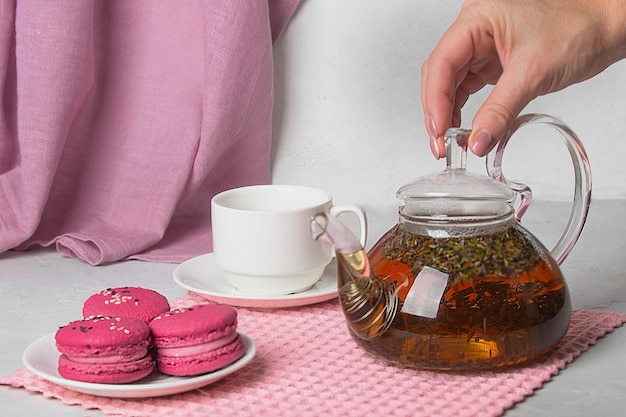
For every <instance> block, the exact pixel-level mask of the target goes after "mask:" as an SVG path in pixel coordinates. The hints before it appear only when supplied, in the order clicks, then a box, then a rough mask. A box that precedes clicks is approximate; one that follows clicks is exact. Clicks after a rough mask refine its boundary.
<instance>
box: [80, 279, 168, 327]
mask: <svg viewBox="0 0 626 417" xmlns="http://www.w3.org/2000/svg"><path fill="white" fill-rule="evenodd" d="M169 310H170V304H169V302H168V301H167V298H165V297H164V296H163V295H162V294H160V293H158V292H156V291H154V290H151V289H148V288H140V287H118V288H107V289H106V290H102V291H98V292H97V293H95V294H93V295H92V296H91V297H89V298H88V299H87V300H86V301H85V303H84V304H83V317H85V318H89V317H97V316H112V317H132V318H135V319H139V320H142V321H144V322H146V323H149V322H150V320H152V319H153V318H155V317H156V316H158V315H159V314H162V313H165V312H167V311H169Z"/></svg>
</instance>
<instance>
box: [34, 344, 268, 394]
mask: <svg viewBox="0 0 626 417" xmlns="http://www.w3.org/2000/svg"><path fill="white" fill-rule="evenodd" d="M239 334H240V335H241V338H242V339H243V344H244V346H245V347H246V353H245V354H244V356H243V357H241V358H240V359H238V360H237V361H236V362H234V363H232V364H230V365H228V366H227V367H225V368H222V369H219V370H217V371H214V372H211V373H208V374H203V375H198V376H189V377H176V376H169V375H165V374H162V373H160V372H158V371H154V372H153V373H152V374H150V375H148V376H147V377H145V378H143V379H141V380H139V381H137V382H134V383H132V384H95V383H91V382H81V381H73V380H71V379H65V378H63V377H62V376H61V375H59V372H58V370H57V369H58V359H59V352H58V350H57V348H56V344H55V340H54V333H52V334H49V335H46V336H44V337H42V338H40V339H38V340H36V341H35V342H33V343H32V344H31V345H30V346H28V347H27V348H26V350H25V351H24V355H23V357H22V359H23V361H24V365H26V368H28V369H29V370H30V371H31V372H33V373H34V374H35V375H38V376H40V377H41V378H43V379H46V380H48V381H50V382H54V383H55V384H58V385H61V386H62V387H65V388H67V389H71V390H73V391H78V392H82V393H84V394H91V395H97V396H100V397H117V398H147V397H158V396H161V395H172V394H178V393H181V392H185V391H191V390H194V389H197V388H200V387H203V386H205V385H208V384H211V383H213V382H216V381H218V380H220V379H222V378H224V377H225V376H227V375H230V374H232V373H233V372H235V371H238V370H239V369H241V368H243V367H244V366H246V365H247V364H248V363H249V362H250V361H251V360H252V358H254V355H255V354H256V346H255V344H254V342H253V341H252V339H251V338H250V337H249V336H248V335H246V334H245V333H242V332H239Z"/></svg>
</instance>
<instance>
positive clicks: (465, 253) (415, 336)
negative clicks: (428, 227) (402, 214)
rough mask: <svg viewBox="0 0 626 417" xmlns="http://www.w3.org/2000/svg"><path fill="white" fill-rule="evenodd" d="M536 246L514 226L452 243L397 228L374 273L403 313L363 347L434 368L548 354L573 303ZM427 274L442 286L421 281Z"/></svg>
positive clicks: (384, 243) (376, 256) (376, 253)
mask: <svg viewBox="0 0 626 417" xmlns="http://www.w3.org/2000/svg"><path fill="white" fill-rule="evenodd" d="M513 221H514V220H513ZM536 246H537V242H536V241H535V240H534V238H533V237H530V236H529V235H528V232H526V231H524V230H523V229H521V228H519V227H517V225H516V224H510V225H509V226H505V225H503V230H500V231H497V232H493V233H490V234H486V235H478V236H471V237H452V238H433V237H430V236H424V235H419V234H414V233H411V232H409V231H407V230H405V229H404V228H403V227H402V226H400V225H398V226H396V227H394V228H393V229H392V230H391V231H389V232H388V233H387V235H385V236H384V237H383V238H382V239H381V240H380V241H379V244H378V245H376V246H375V247H374V248H373V249H372V251H371V252H370V255H369V256H370V262H371V267H372V271H373V273H374V274H375V275H376V276H378V277H384V278H382V279H383V280H385V281H386V282H389V283H390V284H392V285H393V287H395V288H396V290H397V293H398V297H399V300H400V314H399V315H398V316H397V317H396V318H395V320H394V321H393V322H392V323H391V325H390V327H389V330H388V331H387V333H386V334H385V335H383V336H381V337H379V338H376V339H373V340H367V341H364V340H358V341H359V343H361V344H362V345H364V347H365V348H366V349H368V350H375V351H379V352H382V353H383V354H384V356H385V357H386V358H387V359H389V360H391V361H394V362H399V363H405V362H407V361H410V362H416V363H423V364H424V365H422V367H424V368H437V369H457V368H468V367H472V365H473V364H475V365H476V366H477V367H482V365H484V364H488V366H489V367H493V366H502V365H509V364H515V363H520V362H523V361H525V360H527V359H528V358H529V356H531V355H532V356H536V355H538V354H541V353H543V352H546V351H548V350H550V349H551V348H552V347H553V346H554V345H555V344H556V343H557V342H558V341H559V340H560V339H561V338H562V336H563V335H564V334H565V331H566V330H567V327H568V323H569V318H570V312H571V308H570V300H569V294H568V291H567V286H566V284H565V281H564V279H563V276H562V274H561V271H560V269H559V267H558V264H557V263H556V261H555V260H554V259H552V257H548V256H545V253H546V252H547V250H545V249H542V250H541V252H538V251H537V247H536ZM425 268H427V272H426V274H427V275H426V276H428V274H430V275H431V276H432V272H431V270H435V271H438V272H439V273H438V274H437V277H441V278H434V280H435V281H437V280H439V281H443V280H445V282H442V283H441V284H437V283H436V282H435V283H433V282H432V281H433V278H430V277H428V278H426V279H424V277H423V276H421V272H422V271H423V270H424V269H425ZM446 271H449V272H446ZM416 279H421V280H424V283H419V284H418V285H419V286H420V287H423V286H424V285H427V286H429V287H428V288H426V290H425V291H424V292H423V293H422V297H423V299H422V300H418V302H421V303H420V304H419V306H418V309H417V310H418V311H416V312H417V313H418V314H412V311H411V309H410V308H409V307H407V308H404V307H405V303H406V301H407V296H408V292H409V288H414V285H416V284H415V280H416ZM431 290H432V291H433V292H434V294H433V293H432V292H431ZM424 294H425V295H424ZM429 302H430V303H431V304H433V303H434V305H433V306H431V307H429V306H428V304H429ZM424 305H426V306H424ZM429 309H430V311H428V310H429ZM425 313H426V314H425ZM427 313H430V314H427ZM425 316H426V317H425ZM407 334H411V336H409V337H407Z"/></svg>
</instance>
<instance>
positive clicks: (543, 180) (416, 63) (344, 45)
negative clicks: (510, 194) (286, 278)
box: [273, 0, 626, 213]
mask: <svg viewBox="0 0 626 417" xmlns="http://www.w3.org/2000/svg"><path fill="white" fill-rule="evenodd" d="M461 4H462V1H461V0H445V1H444V0H303V2H302V5H301V6H300V8H299V10H298V11H297V13H296V15H295V16H294V18H293V20H292V21H291V22H290V24H289V26H288V27H287V29H286V31H285V32H284V33H283V34H282V35H281V38H280V39H279V40H278V41H277V43H276V49H275V55H274V56H275V65H276V76H275V78H276V81H275V89H276V102H275V115H274V149H273V153H274V166H273V181H274V182H275V183H288V184H303V185H311V186H318V187H322V188H325V189H327V190H329V191H330V192H331V193H332V194H333V195H334V196H335V201H336V202H338V203H347V202H352V203H358V204H361V205H363V206H365V207H366V208H367V209H368V211H369V212H370V213H371V212H372V210H373V211H375V212H376V211H377V210H380V211H385V210H394V209H393V208H392V207H396V206H397V201H396V199H395V191H396V190H397V189H398V188H399V187H400V186H402V185H403V184H405V183H407V182H409V181H410V180H412V179H414V178H416V177H419V176H422V175H425V174H428V173H431V172H435V171H440V170H442V169H443V168H444V167H445V163H444V162H442V161H436V160H435V159H434V158H433V157H432V154H431V153H430V150H429V145H428V136H427V134H426V131H425V128H424V123H423V116H422V114H423V113H422V108H421V102H420V68H421V64H422V62H423V61H424V60H426V58H427V57H428V55H429V53H430V51H431V50H432V48H433V47H434V46H435V44H436V42H437V41H438V39H439V37H440V36H441V34H442V33H443V32H444V31H445V29H446V28H447V27H448V26H449V24H450V23H451V22H452V21H453V19H454V18H455V17H456V15H457V13H458V10H459V8H460V6H461ZM625 69H626V62H621V63H618V64H616V65H614V66H612V67H610V68H609V69H608V70H607V71H605V72H604V73H602V74H600V75H599V76H598V77H596V78H594V79H592V80H589V81H587V82H585V83H581V84H578V85H575V86H571V87H569V88H568V89H566V90H564V91H561V92H557V93H554V94H551V95H549V96H546V97H541V98H538V99H537V100H536V101H534V102H533V103H531V104H530V105H529V106H528V107H527V108H526V109H525V111H524V113H528V112H542V113H548V114H551V115H553V116H556V117H558V118H560V119H562V120H563V121H565V122H566V123H567V124H569V125H570V126H571V127H572V128H573V129H574V131H575V132H576V133H577V134H578V135H579V136H580V138H581V139H582V140H583V143H584V144H585V147H586V149H587V152H588V155H589V158H590V160H591V165H592V171H593V198H594V199H613V198H619V199H621V198H626V172H624V169H623V168H622V166H623V163H624V162H623V158H624V154H625V151H626V141H625V140H624V136H625V132H626V72H625ZM487 92H488V91H484V92H481V93H479V94H477V95H476V96H475V97H474V98H472V99H471V100H470V101H469V102H468V104H467V105H466V107H465V110H464V123H463V126H464V127H470V125H471V118H472V116H473V114H474V112H475V111H476V109H477V106H478V105H479V104H480V103H481V101H482V100H483V99H484V97H485V96H486V93H487ZM541 143H543V145H542V146H541V148H540V147H539V144H541ZM505 155H507V156H506V157H505V161H504V172H505V175H506V176H507V177H509V178H511V179H516V180H521V181H522V182H526V183H528V184H529V185H530V186H531V188H532V189H533V191H534V195H535V197H536V198H537V199H543V200H558V201H565V200H567V199H569V198H570V195H571V188H572V187H573V186H572V185H571V183H572V181H573V180H572V179H571V175H570V174H571V162H569V157H568V155H567V153H566V150H565V147H564V146H563V144H562V142H561V140H560V139H559V137H558V136H557V135H556V133H553V132H552V131H551V130H550V129H548V128H545V127H543V128H529V129H528V132H527V134H522V133H520V134H518V135H516V136H514V138H513V140H512V142H511V143H510V146H509V147H507V153H506V154H505ZM469 168H470V169H471V170H472V171H476V172H480V173H485V169H484V162H483V161H481V160H478V159H470V161H469Z"/></svg>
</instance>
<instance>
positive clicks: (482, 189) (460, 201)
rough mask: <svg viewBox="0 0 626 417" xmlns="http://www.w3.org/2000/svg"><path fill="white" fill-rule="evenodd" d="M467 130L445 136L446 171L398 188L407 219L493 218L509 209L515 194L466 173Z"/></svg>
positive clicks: (398, 194) (496, 183) (494, 183)
mask: <svg viewBox="0 0 626 417" xmlns="http://www.w3.org/2000/svg"><path fill="white" fill-rule="evenodd" d="M470 133H471V130H469V129H460V128H450V129H448V130H447V132H446V134H445V147H446V168H445V170H444V171H442V172H439V173H434V174H429V175H426V176H423V177H420V178H418V179H416V180H415V181H413V182H411V183H409V184H406V185H404V186H403V187H401V188H400V189H399V190H398V191H397V193H396V196H397V197H398V198H400V199H402V200H404V212H405V214H408V215H411V216H443V217H447V216H494V215H502V214H505V213H508V212H510V211H511V210H512V206H511V202H512V200H513V199H514V198H515V195H516V194H515V192H514V191H513V190H512V189H511V188H510V187H508V186H507V185H506V184H504V183H502V182H500V181H496V180H494V179H493V178H491V177H489V176H486V175H482V176H481V175H476V174H473V173H470V172H467V171H466V163H467V140H468V138H469V135H470Z"/></svg>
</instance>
